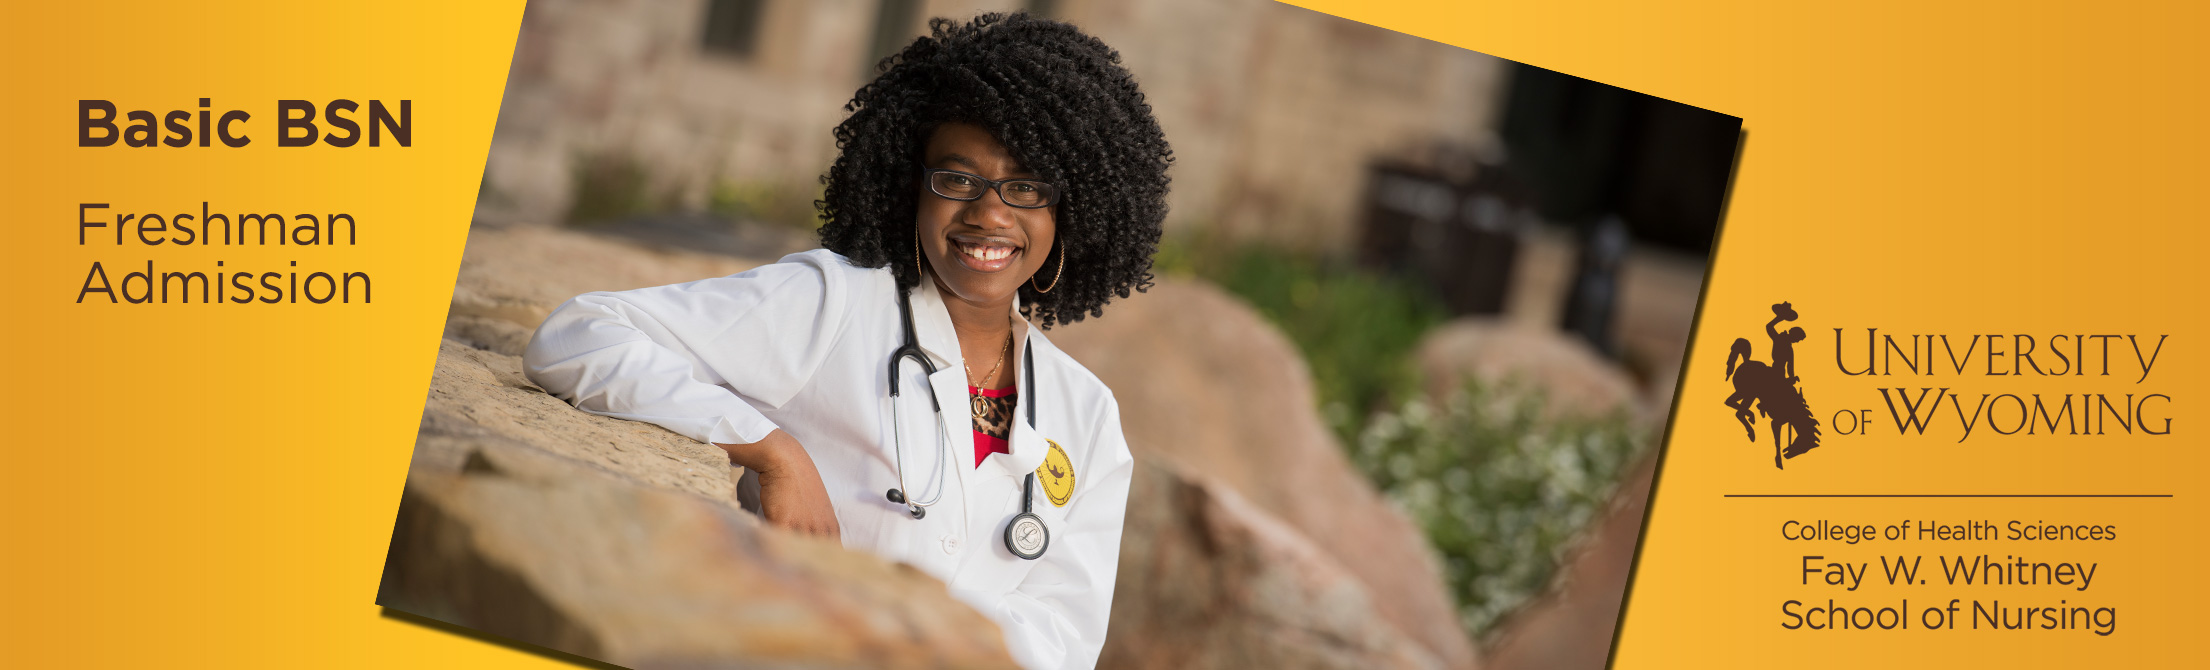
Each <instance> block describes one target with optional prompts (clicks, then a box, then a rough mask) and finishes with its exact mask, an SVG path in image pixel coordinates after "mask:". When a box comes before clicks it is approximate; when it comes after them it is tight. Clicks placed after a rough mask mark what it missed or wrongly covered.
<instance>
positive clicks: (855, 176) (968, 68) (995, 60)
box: [814, 13, 1174, 328]
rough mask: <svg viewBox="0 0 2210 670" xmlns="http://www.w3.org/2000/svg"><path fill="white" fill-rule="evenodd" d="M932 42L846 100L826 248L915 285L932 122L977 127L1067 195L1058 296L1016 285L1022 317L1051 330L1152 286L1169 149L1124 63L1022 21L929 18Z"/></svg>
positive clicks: (1062, 203) (1071, 36)
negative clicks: (923, 177)
mask: <svg viewBox="0 0 2210 670" xmlns="http://www.w3.org/2000/svg"><path fill="white" fill-rule="evenodd" d="M929 33H930V34H929V35H928V36H925V37H921V38H919V39H916V40H914V41H913V44H911V45H908V46H907V47H906V48H905V50H903V51H901V52H899V53H897V54H895V55H892V56H890V57H888V58H884V59H883V60H882V62H881V63H880V64H878V65H877V70H878V71H879V72H880V75H879V76H877V77H876V78H875V80H874V81H873V82H871V83H869V84H867V85H866V86H862V87H860V89H859V92H858V93H856V94H854V95H853V96H852V101H851V102H850V103H847V104H845V106H844V109H845V111H847V112H850V113H851V116H850V117H848V118H846V119H845V120H844V122H843V123H841V124H838V125H837V127H836V146H837V158H836V163H835V164H833V165H831V166H830V168H829V173H828V174H827V175H824V176H822V177H821V181H822V183H823V184H825V185H826V187H827V188H826V189H825V190H824V192H823V196H822V199H821V200H819V201H816V202H815V203H814V207H815V208H817V209H819V210H820V212H821V220H822V225H821V230H820V234H821V246H823V247H826V248H828V249H829V250H830V251H834V252H837V253H839V254H843V255H844V257H845V258H847V259H849V260H850V261H851V262H852V264H854V265H857V266H860V267H869V268H880V267H885V266H888V267H889V268H890V270H891V272H892V273H893V274H895V275H897V277H898V282H899V284H900V285H901V286H908V287H910V286H914V285H917V284H918V283H919V282H920V270H919V268H916V267H914V265H913V245H914V243H915V242H916V241H917V236H918V231H917V230H916V229H915V225H914V222H915V219H916V217H917V215H918V211H919V209H918V208H919V202H918V198H919V196H918V193H919V191H920V188H919V182H918V181H916V180H917V179H918V175H919V172H920V169H921V162H922V151H923V149H924V147H925V145H926V144H927V142H928V138H929V136H930V134H931V133H933V132H934V131H935V129H936V128H937V126H939V125H941V124H945V123H970V124H974V125H976V126H979V127H981V128H982V129H984V130H987V131H989V133H990V134H991V136H993V137H996V138H997V140H998V141H999V142H1000V143H1003V144H1004V145H1005V147H1006V149H1007V150H1008V151H1010V152H1011V153H1012V157H1013V158H1014V159H1015V160H1018V161H1020V163H1021V164H1022V165H1023V166H1026V167H1027V168H1028V169H1029V170H1032V171H1034V172H1035V173H1036V176H1037V178H1039V179H1043V180H1046V181H1050V182H1053V183H1056V184H1059V185H1060V187H1061V192H1062V193H1063V195H1062V196H1061V197H1060V200H1059V204H1058V205H1057V210H1056V216H1055V220H1056V225H1057V235H1056V237H1057V239H1058V243H1057V245H1056V246H1057V247H1058V251H1057V252H1056V253H1053V252H1050V251H1046V252H1045V253H1047V254H1049V256H1047V257H1046V259H1045V263H1044V264H1043V267H1045V268H1049V269H1048V270H1042V271H1040V272H1051V271H1056V270H1057V269H1058V265H1056V264H1057V263H1065V264H1067V267H1066V270H1065V272H1064V274H1063V275H1061V277H1060V279H1059V285H1058V286H1055V287H1051V288H1052V291H1051V292H1050V293H1041V292H1038V291H1036V289H1035V287H1034V286H1033V285H1024V286H1022V287H1021V289H1020V292H1021V293H1020V295H1021V303H1022V313H1023V314H1024V315H1025V316H1028V317H1030V318H1032V319H1036V320H1037V321H1039V322H1040V323H1041V325H1042V326H1043V327H1045V328H1050V327H1051V326H1052V325H1054V324H1064V323H1074V322H1077V321H1081V320H1082V319H1083V317H1084V316H1103V315H1104V307H1105V303H1106V302H1107V301H1110V300H1111V299H1112V297H1113V296H1116V295H1117V296H1120V297H1122V298H1126V297H1128V296H1129V294H1130V291H1131V290H1134V291H1143V290H1146V289H1149V288H1150V287H1151V279H1152V275H1151V255H1152V253H1154V252H1156V251H1157V250H1158V246H1159V236H1160V232H1161V229H1160V224H1161V222H1162V221H1163V220H1164V219H1165V218H1166V193H1167V182H1168V178H1167V174H1166V171H1167V167H1168V166H1169V165H1171V164H1172V163H1173V162H1174V151H1173V149H1171V148H1170V147H1168V146H1167V143H1166V135H1165V133H1164V132H1162V131H1160V130H1159V123H1158V120H1157V119H1154V118H1152V116H1151V106H1150V105H1149V104H1147V103H1145V102H1144V97H1143V92H1142V91H1140V90H1138V89H1137V87H1136V78H1135V76H1134V75H1132V74H1130V73H1129V72H1128V70H1127V69H1126V68H1124V67H1122V66H1121V64H1120V54H1119V53H1118V52H1116V51H1114V50H1113V49H1112V48H1110V47H1107V46H1105V43H1104V42H1100V41H1098V40H1097V38H1094V37H1091V36H1089V35H1085V34H1083V33H1082V32H1081V31H1080V30H1078V29H1076V28H1075V27H1074V26H1071V25H1067V24H1065V23H1060V22H1057V21H1052V20H1049V19H1042V18H1036V17H1032V16H1029V15H1027V14H1022V13H1013V14H984V15H982V16H979V17H976V18H975V19H974V20H972V21H968V22H965V23H960V22H956V21H953V20H950V19H942V18H939V19H931V20H930V21H929ZM1052 257H1056V258H1052Z"/></svg>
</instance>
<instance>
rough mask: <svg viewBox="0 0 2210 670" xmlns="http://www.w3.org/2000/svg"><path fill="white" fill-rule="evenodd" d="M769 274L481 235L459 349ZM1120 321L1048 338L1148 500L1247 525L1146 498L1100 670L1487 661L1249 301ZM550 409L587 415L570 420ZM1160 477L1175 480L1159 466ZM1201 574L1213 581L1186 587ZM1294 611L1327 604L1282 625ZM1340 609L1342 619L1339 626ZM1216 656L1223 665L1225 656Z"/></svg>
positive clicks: (735, 262) (1416, 539)
mask: <svg viewBox="0 0 2210 670" xmlns="http://www.w3.org/2000/svg"><path fill="white" fill-rule="evenodd" d="M753 265H755V263H754V262H752V261H747V260H742V259H735V258H730V257H717V256H709V255H704V254H695V253H689V252H685V251H680V250H669V249H653V248H646V247H642V246H639V245H636V244H633V243H630V242H627V241H621V240H616V239H613V238H609V237H602V236H595V235H587V234H581V233H576V232H573V231H566V230H560V229H555V228H548V227H535V226H519V225H517V226H510V227H497V228H488V227H479V228H477V229H475V230H473V231H472V232H471V235H470V239H469V243H468V250H467V255H466V259H465V261H464V263H463V265H462V268H461V272H460V282H459V286H458V287H456V290H455V292H454V302H453V308H452V317H451V318H450V319H449V320H448V322H447V327H446V334H447V337H448V338H450V339H453V340H455V341H456V342H457V343H462V344H466V345H473V347H475V348H480V349H485V350H489V351H485V352H483V353H484V354H487V355H488V354H490V353H492V352H503V353H506V354H516V353H519V352H520V350H521V347H522V346H523V345H525V344H526V343H527V342H528V339H529V333H530V332H531V331H533V330H535V328H536V326H537V324H538V323H539V322H541V321H542V320H543V319H544V316H545V315H546V314H549V313H550V311H551V310H552V308H554V307H556V306H558V305H559V304H560V303H561V302H563V301H566V300H567V299H568V298H570V297H573V296H574V295H576V294H578V293H583V292H587V291H597V290H620V289H628V288H636V287H642V286H653V285H660V284H670V283H676V282H683V281H691V280H695V279H701V278H705V277H711V276H722V275H727V274H731V273H735V272H739V271H742V270H744V269H747V268H749V267H752V266H753ZM1106 311H1107V314H1108V316H1107V317H1105V318H1101V319H1094V320H1091V321H1088V322H1084V323H1081V324H1075V325H1072V326H1065V327H1061V328H1057V329H1054V330H1053V331H1051V332H1050V333H1048V335H1049V337H1051V338H1052V340H1053V342H1055V343H1057V344H1058V345H1059V346H1060V347H1062V348H1064V349H1066V350H1067V351H1068V352H1069V353H1071V354H1073V355H1074V357H1075V358H1076V359H1077V360H1080V361H1081V362H1082V363H1083V364H1084V365H1085V366H1087V367H1088V368H1089V369H1090V370H1091V371H1092V372H1094V373H1096V374H1098V375H1099V376H1100V377H1101V378H1102V379H1103V380H1104V381H1105V383H1106V384H1107V385H1108V386H1109V387H1110V388H1112V389H1113V391H1114V395H1115V396H1116V397H1117V398H1118V399H1119V401H1120V405H1121V415H1122V426H1123V429H1124V430H1125V431H1126V433H1127V435H1128V441H1129V444H1130V446H1131V448H1133V449H1134V450H1135V452H1136V454H1137V459H1138V462H1139V464H1145V467H1143V468H1141V469H1139V473H1142V474H1139V475H1138V477H1139V479H1138V481H1137V483H1136V485H1137V486H1138V487H1147V486H1151V484H1148V483H1147V481H1149V480H1147V479H1146V478H1150V477H1156V478H1158V480H1159V481H1160V482H1181V483H1176V484H1174V486H1172V487H1168V490H1169V491H1183V493H1180V494H1176V495H1185V496H1187V495H1196V494H1194V493H1189V492H1190V491H1200V492H1202V493H1203V495H1202V496H1200V498H1202V500H1205V501H1218V500H1229V501H1231V502H1225V503H1223V502H1207V503H1205V504H1206V505H1210V506H1212V508H1218V509H1221V510H1232V511H1233V514H1232V515H1231V514H1229V513H1228V512H1220V513H1218V514H1214V515H1213V516H1211V517H1208V518H1214V519H1234V520H1235V521H1234V523H1227V522H1218V523H1210V524H1199V525H1183V526H1162V525H1159V523H1163V522H1159V521H1158V520H1160V519H1172V518H1174V517H1173V515H1177V514H1182V513H1183V512H1185V511H1187V510H1188V509H1192V508H1191V507H1189V504H1195V503H1187V504H1183V503H1176V502H1174V501H1172V500H1169V499H1167V498H1163V497H1160V496H1159V495H1154V494H1151V493H1145V492H1143V491H1148V490H1151V489H1148V488H1139V491H1138V492H1137V493H1135V494H1133V495H1131V496H1130V499H1129V500H1130V502H1129V511H1128V514H1129V519H1130V521H1129V527H1128V530H1127V532H1126V533H1125V534H1124V542H1123V546H1122V552H1121V555H1122V559H1121V573H1120V576H1119V583H1120V586H1119V589H1120V590H1119V591H1118V592H1117V593H1116V594H1115V599H1114V603H1115V604H1114V617H1113V624H1112V628H1111V631H1110V632H1109V633H1108V635H1107V644H1108V650H1107V653H1106V657H1105V659H1103V661H1102V662H1101V667H1160V666H1159V665H1157V663H1165V662H1167V661H1172V662H1171V663H1168V664H1167V665H1168V667H1250V666H1251V663H1256V662H1259V661H1260V660H1263V661H1264V663H1262V664H1261V665H1260V667H1266V666H1273V665H1282V666H1286V667H1435V666H1439V667H1471V666H1473V665H1474V663H1475V652H1474V647H1473V644H1472V643H1471V641H1470V640H1468V638H1467V637H1466V635H1465V633H1464V632H1463V630H1462V629H1460V628H1459V627H1458V625H1457V617H1456V615H1455V610H1454V608H1453V607H1452V604H1451V602H1450V599H1449V596H1448V594H1447V591H1446V589H1445V587H1444V585H1443V580H1442V577H1441V571H1440V569H1439V568H1438V566H1437V563H1436V560H1435V559H1434V557H1433V556H1431V555H1430V551H1431V550H1430V549H1429V548H1428V546H1427V544H1426V541H1425V539H1424V537H1423V536H1422V535H1421V534H1420V532H1419V530H1418V529H1417V528H1416V527H1415V526H1413V525H1412V524H1411V522H1410V521H1409V520H1407V519H1406V518H1405V517H1404V516H1403V515H1402V514H1401V513H1399V512H1397V511H1396V510H1395V508H1393V507H1391V506H1390V505H1389V504H1388V503H1387V502H1386V501H1385V500H1384V499H1382V497H1381V496H1380V494H1379V493H1377V492H1376V491H1375V490H1374V489H1373V487H1372V485H1371V484H1370V483H1368V482H1367V481H1366V480H1365V479H1364V478H1363V477H1362V476H1360V475H1359V474H1358V472H1357V471H1356V470H1355V469H1353V468H1352V467H1351V465H1350V464H1349V462H1348V460H1347V459H1345V457H1344V456H1343V454H1342V452H1341V450H1340V448H1339V447H1338V446H1337V445H1336V443H1335V440H1334V438H1333V435H1332V434H1331V433H1330V432H1329V431H1328V429H1327V428H1326V426H1325V425H1324V424H1323V423H1322V421H1321V419H1320V417H1319V415H1318V413H1317V412H1316V411H1315V409H1314V406H1313V390H1312V383H1311V380H1310V379H1309V373H1308V372H1307V371H1306V369H1305V367H1304V363H1303V360H1302V358H1301V357H1300V356H1299V355H1298V354H1297V351H1296V349H1295V348H1294V347H1293V346H1292V345H1291V344H1290V343H1289V342H1288V340H1287V339H1286V338H1284V337H1283V336H1282V335H1281V334H1280V333H1279V332H1277V331H1276V330H1274V328H1273V327H1272V326H1271V325H1270V324H1268V323H1266V322H1265V320H1264V319H1263V318H1262V317H1260V316H1259V315H1258V314H1257V313H1256V312H1254V311H1253V310H1251V309H1250V308H1249V307H1248V306H1246V305H1244V304H1243V303H1242V302H1241V301H1239V300H1237V299H1235V298H1233V297H1231V296H1229V295H1227V294H1225V293H1223V292H1221V291H1220V290H1218V289H1215V288H1212V287H1211V286H1210V285H1207V284H1203V283H1201V282H1192V281H1181V280H1173V279H1167V280H1162V281H1161V282H1160V284H1159V285H1158V286H1157V287H1155V288H1153V289H1152V290H1151V291H1150V292H1149V293H1148V294H1142V295H1137V296H1135V297H1134V298H1131V299H1127V300H1120V301H1116V302H1114V304H1113V305H1111V306H1109V307H1108V308H1107V310H1106ZM885 355H886V356H887V355H888V353H887V352H885ZM444 374H445V372H444V370H443V368H441V369H440V375H441V376H442V375H444ZM548 400H549V399H548ZM552 402H554V403H556V404H557V403H558V401H552ZM433 404H434V403H433ZM550 409H556V410H564V411H565V412H566V413H568V414H573V415H576V416H583V415H582V414H581V413H579V412H575V411H573V410H567V409H565V406H559V407H552V408H550ZM1154 462H1155V463H1156V464H1157V465H1158V468H1159V469H1153V468H1151V467H1150V466H1149V465H1148V464H1151V463H1154ZM1162 473H1188V476H1189V477H1194V478H1196V479H1184V478H1183V477H1182V475H1180V474H1172V475H1169V474H1162ZM1199 480H1201V481H1203V482H1204V483H1203V484H1201V485H1200V484H1192V483H1188V482H1191V481H1199ZM1159 485H1160V486H1165V484H1159ZM1175 487H1180V488H1175ZM1192 487H1194V488H1192ZM1176 504H1181V506H1180V507H1176V506H1174V505H1176ZM1139 520H1150V521H1144V522H1142V523H1139ZM1144 524H1149V525H1144ZM1250 529H1260V530H1250ZM1222 547H1241V548H1240V549H1235V550H1233V551H1229V550H1224V549H1222ZM1162 557H1164V558H1162ZM1168 559H1173V560H1168ZM1220 561H1240V563H1237V564H1232V565H1231V564H1228V563H1220ZM1279 561H1288V563H1284V564H1281V565H1276V564H1275V563H1276V562H1279ZM1162 566H1167V567H1162ZM1189 575H1213V577H1206V579H1211V580H1213V581H1209V582H1205V583H1203V584H1194V583H1189V582H1184V581H1179V580H1180V579H1181V577H1183V576H1189ZM1231 577H1232V579H1231ZM1206 589H1210V590H1209V591H1208V590H1206ZM1252 589H1257V590H1256V591H1253V590H1252ZM1200 594H1211V595H1203V596H1202V598H1203V599H1204V600H1203V602H1205V603H1209V605H1207V607H1208V609H1204V610H1202V616H1201V617H1192V616H1190V615H1188V614H1187V613H1188V612H1190V611H1191V610H1189V609H1188V607H1189V605H1188V603H1189V602H1195V601H1193V600H1191V599H1193V598H1199V597H1200ZM1351 594H1357V595H1351ZM1177 598H1179V599H1180V600H1175V599H1177ZM1353 602H1356V603H1360V604H1358V605H1356V606H1353V605H1351V604H1350V603H1353ZM1177 603H1179V604H1177ZM1285 603H1295V604H1296V606H1297V607H1299V608H1320V609H1318V610H1317V611H1314V612H1298V613H1285V611H1284V610H1283V609H1281V608H1284V607H1287V606H1288V605H1286V604H1285ZM1337 612H1341V613H1344V614H1342V615H1341V616H1335V615H1333V614H1331V613H1337ZM1142 613H1154V614H1156V615H1157V616H1161V617H1166V618H1164V619H1151V618H1149V617H1150V616H1152V615H1151V614H1142ZM1331 617H1332V618H1331ZM1157 621H1177V622H1180V623H1176V624H1173V625H1161V624H1159V623H1156V622H1157ZM1200 624H1202V625H1200ZM1215 645H1218V646H1219V647H1220V648H1221V649H1222V650H1220V651H1208V650H1209V649H1211V648H1212V647H1213V646H1215ZM1154 648H1155V649H1157V650H1159V651H1156V652H1150V651H1146V650H1150V649H1154ZM1298 659H1306V660H1302V661H1300V660H1298ZM1246 661H1249V662H1246Z"/></svg>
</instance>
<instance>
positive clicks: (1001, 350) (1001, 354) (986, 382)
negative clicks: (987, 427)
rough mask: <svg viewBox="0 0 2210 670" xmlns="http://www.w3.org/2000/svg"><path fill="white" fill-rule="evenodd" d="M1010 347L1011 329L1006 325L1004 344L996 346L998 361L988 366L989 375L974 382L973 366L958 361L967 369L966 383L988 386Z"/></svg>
mask: <svg viewBox="0 0 2210 670" xmlns="http://www.w3.org/2000/svg"><path fill="white" fill-rule="evenodd" d="M1012 348H1013V329H1012V328H1011V327H1007V328H1006V329H1005V344H1004V345H1003V346H1000V347H998V362H997V364H996V365H992V366H990V375H989V376H987V377H984V378H983V379H982V383H981V384H976V383H975V367H974V366H972V365H968V364H967V362H966V361H960V362H959V366H960V367H963V368H966V369H967V385H968V386H973V387H975V388H989V384H990V382H991V380H995V379H997V378H998V368H1002V367H1005V352H1007V351H1010V350H1012ZM978 416H979V413H978Z"/></svg>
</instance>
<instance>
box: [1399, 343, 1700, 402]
mask: <svg viewBox="0 0 2210 670" xmlns="http://www.w3.org/2000/svg"><path fill="white" fill-rule="evenodd" d="M1413 361H1414V364H1415V365H1417V366H1418V367H1419V370H1420V371H1421V372H1422V373H1424V374H1423V377H1424V378H1425V379H1426V380H1427V384H1428V392H1429V393H1430V394H1431V395H1433V396H1435V397H1437V398H1441V397H1444V396H1445V395H1447V394H1448V393H1450V392H1451V391H1453V390H1455V389H1457V388H1458V386H1459V385H1460V384H1463V383H1465V381H1466V379H1467V378H1468V377H1472V378H1476V379H1479V380H1480V381H1481V382H1482V383H1485V384H1490V385H1501V386H1507V387H1516V388H1519V389H1522V390H1531V391H1536V392H1540V393H1541V394H1542V395H1543V396H1544V397H1546V398H1548V399H1549V402H1548V404H1546V405H1545V409H1546V410H1548V411H1549V412H1551V413H1552V414H1553V415H1554V416H1566V415H1574V416H1588V417H1601V416H1607V415H1610V414H1612V413H1614V412H1625V413H1627V414H1628V415H1629V416H1631V417H1635V418H1637V419H1648V418H1650V417H1649V416H1648V415H1649V414H1651V410H1650V409H1648V408H1647V407H1646V406H1645V404H1644V403H1643V402H1642V401H1641V400H1640V395H1639V392H1638V389H1636V387H1635V382H1634V378H1633V377H1631V376H1629V375H1628V374H1627V372H1626V371H1625V370H1624V369H1622V368H1620V367H1619V366H1618V365H1615V364H1613V363H1612V362H1611V361H1610V360H1608V359H1606V358H1604V356H1603V355H1602V354H1598V353H1596V349H1595V348H1593V347H1590V346H1589V345H1588V343H1586V342H1583V341H1581V340H1580V339H1577V338H1575V337H1574V336H1572V335H1569V334H1566V333H1564V332H1561V331H1558V330H1554V329H1549V328H1542V327H1538V326H1530V325H1526V324H1523V323H1514V322H1507V321H1499V320H1494V319H1483V318H1461V319H1457V320H1454V321H1451V322H1450V323H1446V324H1443V325H1442V326H1440V327H1437V328H1436V329H1435V330H1433V331H1430V332H1429V333H1428V334H1427V336H1426V337H1425V338H1422V339H1421V341H1420V345H1419V348H1418V349H1417V350H1416V352H1415V353H1414V354H1413ZM1656 418H1657V419H1658V420H1663V419H1664V417H1663V416H1662V410H1660V414H1659V416H1657V417H1656Z"/></svg>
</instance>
